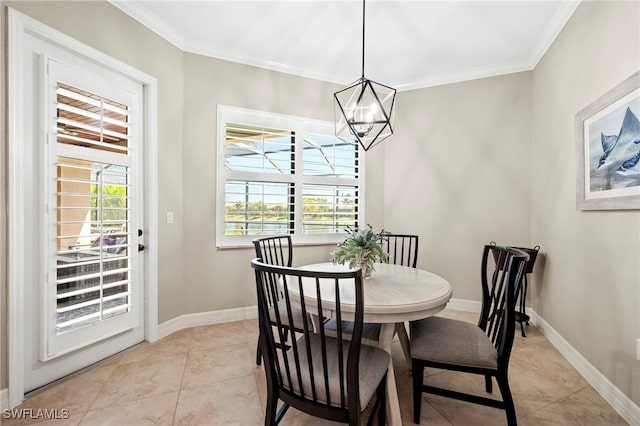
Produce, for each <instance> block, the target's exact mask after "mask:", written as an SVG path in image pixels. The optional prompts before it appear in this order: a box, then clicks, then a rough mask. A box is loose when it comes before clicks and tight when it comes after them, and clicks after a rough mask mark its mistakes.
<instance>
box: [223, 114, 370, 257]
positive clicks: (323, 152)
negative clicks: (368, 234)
mask: <svg viewBox="0 0 640 426" xmlns="http://www.w3.org/2000/svg"><path fill="white" fill-rule="evenodd" d="M218 129H219V134H218V165H217V167H218V186H217V191H218V194H217V200H218V203H217V204H218V209H217V245H218V246H219V247H226V246H241V245H246V244H248V243H250V241H251V240H252V239H254V238H256V237H258V236H262V235H277V234H290V235H292V236H293V238H294V241H295V242H299V243H322V242H327V243H329V242H338V241H341V240H342V238H343V236H344V231H345V229H346V227H347V226H348V227H358V226H359V224H360V222H361V221H362V220H363V213H364V212H363V208H362V207H363V206H364V200H363V197H362V194H363V193H364V192H363V187H364V179H363V177H362V176H363V162H362V159H361V158H360V156H359V155H360V152H359V149H358V145H357V144H356V143H355V141H351V142H349V141H343V140H341V139H338V138H336V137H335V136H334V134H333V132H334V125H333V123H331V122H323V121H318V120H310V119H304V118H300V117H292V116H284V115H280V114H271V113H266V112H260V111H252V110H246V109H241V108H233V107H226V106H219V108H218Z"/></svg>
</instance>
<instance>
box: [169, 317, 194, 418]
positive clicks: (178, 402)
mask: <svg viewBox="0 0 640 426" xmlns="http://www.w3.org/2000/svg"><path fill="white" fill-rule="evenodd" d="M189 330H190V333H189V344H188V346H187V353H186V356H185V359H184V367H183V368H182V377H180V385H179V386H178V397H177V398H176V406H175V408H174V409H173V417H172V419H171V424H172V425H175V424H176V414H178V405H179V404H180V396H181V395H182V383H183V382H184V375H185V373H186V372H187V362H189V354H190V353H191V340H192V339H193V336H192V335H191V334H192V333H193V327H191V328H190V329H189Z"/></svg>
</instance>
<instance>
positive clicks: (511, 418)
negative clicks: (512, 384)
mask: <svg viewBox="0 0 640 426" xmlns="http://www.w3.org/2000/svg"><path fill="white" fill-rule="evenodd" d="M496 381H497V382H498V386H499V387H500V393H501V394H502V400H503V401H504V410H505V411H506V412H507V424H508V425H509V426H517V424H518V420H517V419H516V408H515V406H514V405H513V397H512V396H511V389H510V388H509V379H508V377H507V373H506V372H504V373H501V374H498V376H496Z"/></svg>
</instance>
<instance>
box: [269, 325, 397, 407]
mask: <svg viewBox="0 0 640 426" xmlns="http://www.w3.org/2000/svg"><path fill="white" fill-rule="evenodd" d="M308 337H309V349H310V353H311V358H312V361H313V362H312V365H313V369H314V371H316V372H318V373H319V374H322V373H320V372H322V371H323V368H322V349H321V338H320V336H319V335H318V334H310V335H309V336H308ZM326 345H327V365H328V366H329V371H328V377H329V398H330V405H333V406H336V407H340V406H341V403H340V382H339V376H338V374H339V370H338V347H337V345H338V340H337V339H333V338H331V337H327V338H326ZM342 346H343V353H344V356H343V365H344V374H343V376H344V378H343V380H344V386H345V390H346V386H347V384H346V383H347V382H346V373H347V354H348V352H349V342H347V341H342ZM297 347H298V356H299V360H300V361H299V362H300V370H301V374H300V375H301V377H302V389H303V391H304V395H305V398H308V399H311V398H312V395H311V380H310V375H309V367H308V366H309V362H308V361H307V360H308V358H307V345H306V341H305V338H304V337H300V338H299V339H298V340H297ZM283 358H284V357H282V358H280V371H281V372H282V375H283V378H282V383H283V386H284V387H285V389H287V390H291V387H290V386H289V385H288V383H289V380H288V378H287V376H286V371H287V370H286V368H285V361H284V360H283ZM390 359H391V358H390V355H389V354H388V353H387V352H385V351H383V350H382V349H378V348H375V347H372V346H366V345H365V346H362V347H361V349H360V368H359V382H360V406H361V407H362V409H363V410H364V409H365V408H366V407H367V404H368V403H369V401H370V400H371V397H372V396H373V394H374V393H375V392H376V389H377V388H378V386H379V385H380V381H381V380H382V378H383V377H384V375H385V374H386V373H387V369H388V368H389V362H390ZM286 362H287V363H288V364H289V371H291V374H292V377H291V380H292V381H293V389H292V390H293V392H294V393H296V394H298V395H300V386H299V383H298V379H297V377H296V376H294V374H295V373H294V372H295V371H296V368H295V357H294V350H293V346H292V347H291V348H289V350H287V361H286ZM314 381H315V384H316V391H317V399H318V401H319V402H322V403H327V397H326V387H325V385H324V379H323V378H322V376H315V377H314ZM345 403H346V405H347V406H348V400H347V401H345Z"/></svg>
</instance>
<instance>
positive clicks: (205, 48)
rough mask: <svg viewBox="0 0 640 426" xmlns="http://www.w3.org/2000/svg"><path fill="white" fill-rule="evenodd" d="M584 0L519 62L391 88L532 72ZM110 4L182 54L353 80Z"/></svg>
mask: <svg viewBox="0 0 640 426" xmlns="http://www.w3.org/2000/svg"><path fill="white" fill-rule="evenodd" d="M581 1H582V0H562V2H561V6H560V7H559V8H558V10H557V11H556V13H555V14H554V16H553V18H552V19H551V20H550V21H549V23H548V24H547V26H546V28H545V30H544V32H543V33H542V35H541V36H540V37H539V39H538V42H537V44H536V45H535V47H534V49H533V52H532V53H531V55H530V56H529V57H528V58H527V59H526V60H525V61H524V62H520V63H512V64H504V65H499V66H494V67H487V68H477V69H473V70H467V71H462V72H459V73H453V74H451V73H447V74H443V75H439V76H435V77H432V78H428V79H425V80H418V81H405V82H393V81H391V82H388V84H389V85H391V86H393V87H395V88H396V90H397V91H398V92H405V91H410V90H417V89H424V88H428V87H434V86H442V85H445V84H451V83H460V82H463V81H471V80H477V79H481V78H487V77H496V76H500V75H505V74H512V73H517V72H523V71H531V70H533V69H534V68H535V67H536V66H537V64H538V62H539V61H540V60H541V59H542V57H543V56H544V54H545V53H546V52H547V50H548V49H549V47H551V45H552V44H553V42H554V41H555V39H556V37H557V36H558V34H560V32H561V31H562V29H563V28H564V26H565V24H566V23H567V22H568V21H569V19H570V18H571V16H572V15H573V13H574V12H575V10H576V8H577V7H578V6H579V5H580V3H581ZM109 2H110V3H111V4H113V5H114V6H115V7H117V8H118V9H120V10H121V11H122V12H124V13H125V14H127V15H129V16H130V17H132V18H133V19H135V20H136V21H138V22H139V23H141V24H142V25H144V26H146V27H147V28H149V29H150V30H151V31H153V32H155V33H156V34H158V35H159V36H160V37H162V38H164V39H165V40H167V41H168V42H169V43H171V44H173V45H174V46H176V47H177V48H178V49H180V50H182V51H183V52H188V53H193V54H197V55H202V56H207V57H212V58H216V59H220V60H224V61H229V62H235V63H240V64H244V65H249V66H254V67H258V68H263V69H267V70H271V71H277V72H282V73H286V74H291V75H295V76H299V77H304V78H311V79H315V80H321V81H326V82H329V83H335V84H339V85H346V84H349V83H350V82H351V80H350V79H349V80H347V79H343V78H341V77H339V76H336V75H331V74H330V73H322V72H317V71H311V70H309V69H307V68H304V67H299V66H291V65H287V64H283V63H281V62H277V61H270V60H264V59H260V58H255V57H251V56H248V55H246V54H243V53H241V52H239V51H236V50H233V49H227V48H221V47H216V46H212V45H211V44H209V43H206V42H204V41H202V40H195V39H189V38H187V37H186V36H185V35H184V34H182V33H181V32H179V31H178V30H176V29H175V28H173V27H172V26H171V25H168V24H167V23H166V22H165V21H164V20H162V19H160V18H158V16H156V15H155V14H153V13H151V12H149V10H148V9H146V8H144V7H142V6H141V5H140V4H139V3H137V2H130V1H127V0H109Z"/></svg>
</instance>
